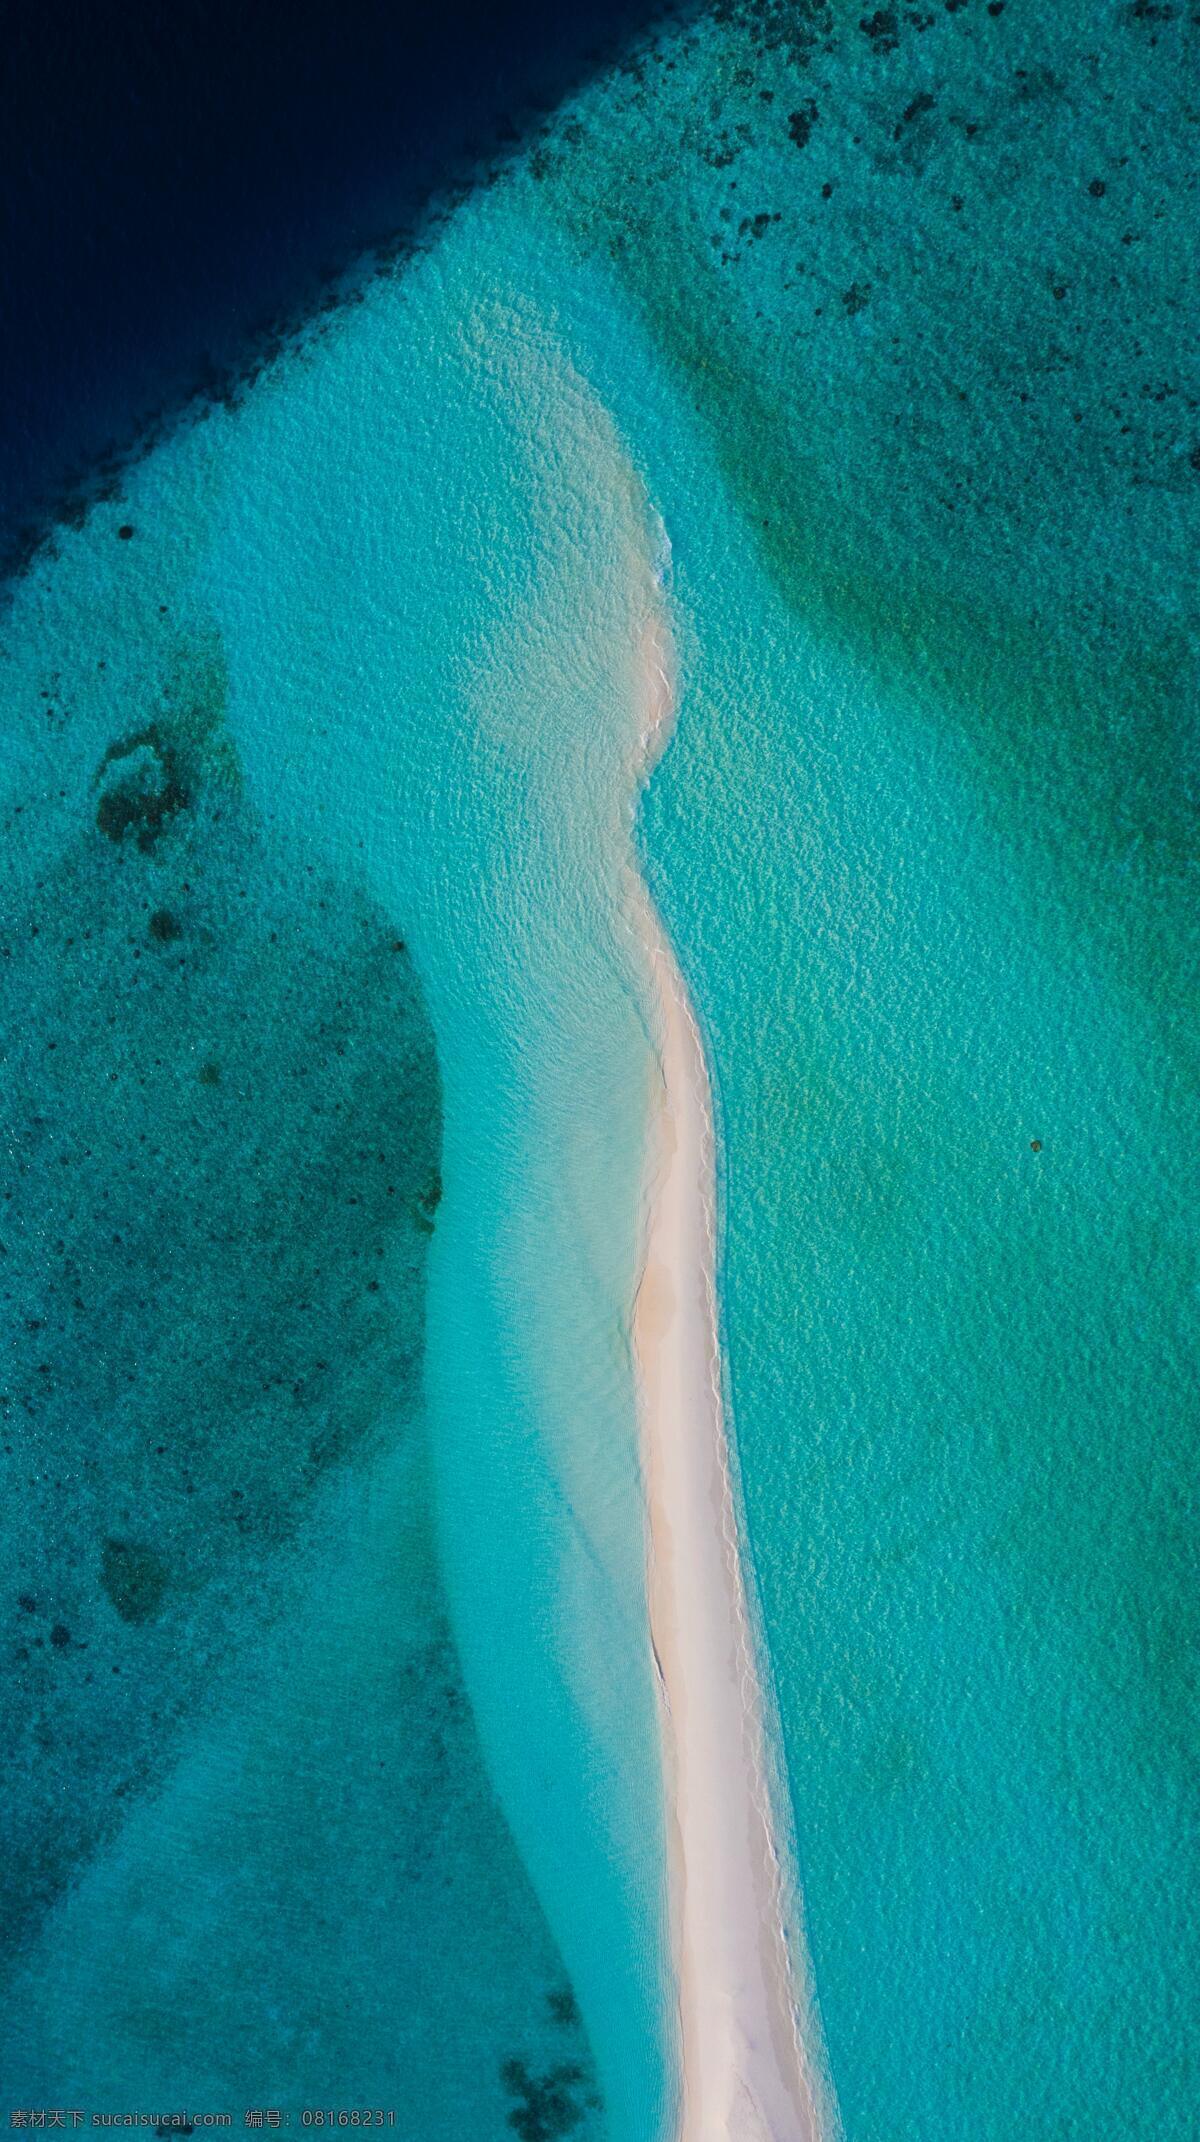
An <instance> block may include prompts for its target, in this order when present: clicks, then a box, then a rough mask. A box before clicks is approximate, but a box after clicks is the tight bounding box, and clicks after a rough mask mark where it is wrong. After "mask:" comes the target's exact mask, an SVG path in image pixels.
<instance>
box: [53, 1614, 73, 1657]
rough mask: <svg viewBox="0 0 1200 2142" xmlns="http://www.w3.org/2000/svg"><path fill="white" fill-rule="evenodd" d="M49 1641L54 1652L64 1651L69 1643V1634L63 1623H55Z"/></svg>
mask: <svg viewBox="0 0 1200 2142" xmlns="http://www.w3.org/2000/svg"><path fill="white" fill-rule="evenodd" d="M50 1641H51V1643H52V1644H53V1646H54V1648H55V1650H56V1651H65V1650H66V1648H67V1645H68V1644H69V1643H70V1641H71V1632H70V1630H69V1629H68V1627H67V1625H66V1622H65V1621H56V1622H55V1624H54V1627H53V1628H52V1629H51V1631H50Z"/></svg>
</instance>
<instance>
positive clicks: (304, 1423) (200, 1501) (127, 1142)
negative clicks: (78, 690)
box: [0, 627, 440, 1941]
mask: <svg viewBox="0 0 1200 2142" xmlns="http://www.w3.org/2000/svg"><path fill="white" fill-rule="evenodd" d="M60 683H61V680H60ZM223 698H224V675H223V668H222V661H221V652H220V648H219V645H218V644H217V643H216V642H215V641H214V639H213V638H212V636H211V635H200V636H199V637H197V636H195V635H193V636H192V637H190V638H188V637H179V636H174V635H172V634H171V633H170V632H169V631H168V630H167V629H166V628H165V627H164V628H163V629H162V631H161V635H160V654H159V662H158V678H157V685H156V687H153V686H152V687H150V688H149V689H146V690H145V691H144V695H143V698H142V703H141V704H139V705H136V706H133V705H122V707H121V709H120V714H119V727H118V729H117V732H116V733H115V734H114V735H113V736H112V737H111V739H110V740H109V741H108V742H106V743H105V745H104V747H103V749H102V750H101V751H100V752H99V753H98V754H97V755H96V758H95V767H94V772H93V774H92V777H91V780H90V782H89V783H88V784H87V786H86V789H85V790H84V791H83V794H82V796H81V798H80V800H86V809H85V810H84V811H82V812H75V813H69V812H62V811H60V812H59V813H57V814H54V816H55V823H54V824H53V827H52V828H50V827H48V826H47V825H46V822H45V821H46V818H47V816H48V815H49V814H48V813H47V812H45V811H41V810H39V809H38V807H37V803H36V800H35V801H34V802H33V803H32V804H30V805H25V804H19V805H18V806H17V809H16V811H15V813H14V814H13V815H12V816H10V818H9V824H8V828H7V833H6V839H5V853H4V878H5V897H4V903H3V913H4V930H3V942H2V944H0V1029H2V1031H3V1034H4V1057H3V1064H2V1067H0V1077H2V1086H0V1093H2V1106H3V1124H4V1145H5V1151H6V1155H7V1162H8V1164H7V1168H6V1179H5V1184H4V1192H3V1218H2V1222H0V1240H2V1243H3V1262H2V1264H0V1273H2V1279H0V1287H2V1293H3V1301H4V1307H5V1310H6V1313H7V1315H8V1317H9V1318H10V1319H11V1321H12V1325H13V1328H14V1342H13V1344H12V1346H11V1347H10V1350H9V1353H8V1358H7V1363H6V1372H5V1379H4V1390H3V1395H2V1408H3V1417H4V1458H5V1466H6V1470H7V1473H8V1491H7V1493H6V1496H5V1510H6V1518H5V1522H6V1528H7V1541H6V1554H5V1562H6V1567H7V1569H8V1571H9V1573H10V1585H9V1590H10V1600H9V1608H8V1613H7V1615H6V1617H5V1618H6V1620H7V1622H8V1632H7V1643H6V1645H5V1648H4V1657H3V1668H2V1672H3V1682H4V1698H3V1701H4V1712H5V1717H6V1719H7V1721H8V1731H9V1772H10V1790H9V1791H8V1792H7V1793H6V1794H5V1796H4V1814H3V1822H4V1856H5V1863H6V1876H7V1878H6V1883H5V1901H4V1932H5V1936H6V1938H7V1939H8V1940H10V1941H11V1940H12V1939H14V1938H17V1937H18V1936H19V1935H20V1934H21V1933H22V1932H24V1931H26V1930H28V1929H29V1928H30V1927H32V1926H34V1925H35V1924H36V1922H37V1919H38V1917H39V1915H40V1914H41V1913H42V1912H43V1911H44V1910H45V1908H46V1907H47V1905H48V1904H50V1903H51V1902H52V1901H53V1899H54V1898H55V1897H56V1896H57V1895H58V1894H59V1892H60V1891H61V1889H62V1886H63V1884H64V1883H65V1882H66V1881H67V1880H68V1879H69V1878H70V1876H71V1874H72V1871H73V1870H74V1869H75V1868H77V1866H78V1864H79V1862H80V1861H81V1859H83V1858H85V1857H86V1856H87V1854H88V1853H89V1852H91V1851H92V1850H94V1848H95V1847H96V1845H97V1844H98V1843H99V1842H100V1841H101V1840H102V1839H103V1838H104V1837H105V1836H106V1835H107V1834H108V1833H109V1832H110V1831H111V1829H112V1827H113V1824H114V1822H115V1821H116V1820H117V1819H118V1818H119V1814H120V1811H121V1807H122V1803H123V1801H124V1800H125V1799H126V1798H127V1797H128V1795H130V1794H131V1793H137V1792H143V1791H145V1790H146V1789H147V1787H148V1786H150V1785H152V1784H153V1783H154V1781H155V1780H156V1779H157V1778H159V1777H161V1775H162V1774H163V1772H164V1770H165V1769H166V1767H167V1766H168V1765H169V1763H170V1761H171V1760H172V1758H173V1755H174V1752H175V1748H176V1744H177V1741H178V1739H179V1736H180V1735H182V1734H183V1733H185V1732H186V1730H187V1726H188V1721H189V1718H190V1717H191V1715H192V1713H193V1712H194V1711H195V1710H196V1708H197V1707H198V1706H200V1705H202V1704H203V1701H204V1697H205V1692H206V1689H207V1688H208V1686H209V1683H210V1681H211V1677H212V1675H213V1673H214V1670H215V1669H216V1668H217V1666H218V1664H219V1662H220V1661H221V1660H222V1659H223V1658H224V1657H225V1656H226V1655H227V1654H228V1653H229V1652H230V1650H231V1648H232V1647H236V1646H238V1645H240V1644H244V1643H246V1642H252V1641H254V1637H255V1631H256V1627H257V1626H258V1624H259V1623H260V1622H261V1621H262V1620H263V1619H264V1618H269V1617H270V1615H271V1613H272V1610H273V1600H274V1594H275V1580H274V1576H273V1563H274V1562H275V1560H276V1559H277V1558H278V1557H279V1555H280V1553H281V1550H284V1549H285V1548H286V1547H287V1544H288V1542H289V1541H290V1540H291V1539H292V1538H293V1536H294V1535H295V1534H296V1533H297V1530H298V1529H299V1528H300V1527H301V1526H302V1525H303V1524H304V1522H305V1519H306V1515H307V1513H309V1511H310V1510H311V1508H312V1504H313V1500H314V1497H316V1496H318V1495H319V1494H320V1492H321V1490H322V1486H323V1483H324V1482H325V1480H326V1479H327V1477H328V1476H329V1475H330V1474H331V1472H336V1471H337V1469H338V1468H341V1467H345V1466H347V1465H351V1464H355V1463H360V1462H361V1461H362V1460H363V1459H364V1458H365V1457H367V1456H369V1455H370V1454H371V1453H372V1452H373V1451H374V1450H375V1449H376V1448H377V1447H378V1446H379V1445H380V1442H381V1439H383V1438H385V1437H387V1438H392V1437H395V1436H397V1435H405V1434H407V1433H410V1432H411V1427H410V1425H409V1424H410V1421H411V1415H412V1411H413V1406H414V1402H415V1398H416V1394H417V1388H418V1379H419V1371H420V1362H421V1349H422V1329H423V1273H424V1261H425V1253H426V1243H427V1239H428V1234H429V1230H430V1216H431V1213H432V1211H433V1209H434V1207H435V1205H436V1201H437V1196H438V1161H439V1150H440V1098H439V1080H438V1069H437V1062H436V1057H435V1052H434V1045H433V1037H432V1033H431V1029H430V1025H429V1020H428V1016H427V1014H426V1011H425V1008H424V1004H423V1001H422V997H421V991H420V987H419V984H418V982H417V979H416V976H415V973H414V971H413V966H412V962H411V959H410V957H409V955H408V953H407V952H406V951H405V950H404V948H403V946H402V944H400V943H399V941H398V939H397V933H396V929H395V925H394V922H393V921H392V920H391V918H389V917H388V916H387V915H385V914H383V913H381V912H380V911H378V909H376V908H374V907H373V906H372V904H371V902H370V901H369V900H368V899H367V898H366V897H364V896H362V895H361V894H358V893H356V892H355V891H354V890H353V889H348V888H347V887H346V886H338V885H335V884H334V883H332V882H331V881H330V880H329V879H328V878H327V877H323V876H322V875H321V873H320V872H319V871H318V870H317V869H316V868H315V866H313V865H312V864H311V863H309V862H307V861H306V860H305V859H304V857H303V853H302V851H301V850H300V849H299V848H298V847H296V846H295V844H292V845H290V846H289V844H288V843H287V842H286V841H283V840H281V839H280V838H278V837H277V836H275V835H273V834H272V833H271V832H270V831H269V829H268V828H267V827H266V826H265V825H264V824H263V822H262V820H261V818H260V817H259V815H258V814H257V813H256V812H255V811H254V809H253V808H252V807H251V806H250V804H249V803H248V802H247V800H246V799H245V797H244V795H243V794H242V791H241V787H240V784H239V780H238V775H237V766H236V759H235V756H234V754H233V751H232V748H231V746H230V744H229V741H228V738H227V734H226V732H225V729H224V726H223ZM61 703H62V702H61V691H60V692H59V694H58V695H57V696H50V697H48V698H47V699H45V700H43V701H42V702H41V704H42V706H43V707H44V709H45V713H44V715H43V719H45V720H49V719H52V718H59V713H58V710H59V708H60V706H61ZM52 710H53V712H52ZM62 718H67V717H66V716H65V715H64V716H63V717H62ZM56 800H57V799H56Z"/></svg>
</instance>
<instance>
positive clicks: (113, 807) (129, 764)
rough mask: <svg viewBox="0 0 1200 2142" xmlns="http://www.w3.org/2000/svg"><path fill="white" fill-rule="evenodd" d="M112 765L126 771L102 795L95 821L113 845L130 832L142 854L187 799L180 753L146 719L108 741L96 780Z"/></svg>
mask: <svg viewBox="0 0 1200 2142" xmlns="http://www.w3.org/2000/svg"><path fill="white" fill-rule="evenodd" d="M115 765H122V766H124V767H125V768H126V771H125V773H124V776H123V777H122V778H121V779H120V780H118V781H117V782H116V783H115V784H114V785H113V787H111V788H106V789H105V790H104V792H103V794H102V795H101V798H100V801H99V803H98V805H97V807H96V824H97V825H98V827H99V828H100V831H101V832H102V833H103V835H104V837H105V839H106V840H111V841H113V842H114V843H116V844H118V845H119V844H120V843H121V842H122V841H124V840H125V839H126V838H127V837H129V836H130V835H132V836H133V837H134V838H135V839H136V841H137V845H138V847H139V848H140V849H141V851H142V853H143V855H147V854H149V852H150V850H151V849H152V848H154V847H155V846H156V844H157V843H158V841H159V840H160V839H161V837H162V835H163V833H164V832H165V831H166V829H167V827H168V825H169V824H170V822H171V820H172V819H173V818H174V817H175V816H176V815H177V814H178V813H179V812H180V811H182V810H185V809H186V808H187V805H188V803H189V802H190V800H191V798H190V794H189V791H188V789H187V787H186V785H185V783H184V780H183V775H182V769H181V767H180V764H179V755H178V753H177V752H176V750H175V748H174V746H173V745H172V744H171V743H170V742H168V740H167V739H166V738H165V737H164V736H163V734H162V731H161V730H160V728H159V726H158V724H157V722H151V723H150V724H149V726H148V727H147V728H145V729H139V730H137V731H136V732H135V734H134V735H132V736H127V737H124V738H122V739H121V741H120V742H119V743H116V744H110V745H109V747H108V750H107V751H106V752H105V754H104V757H103V758H102V759H101V761H100V766H99V770H98V772H97V776H96V778H97V780H100V779H102V778H103V776H104V774H105V773H106V772H107V771H108V769H109V767H110V766H115Z"/></svg>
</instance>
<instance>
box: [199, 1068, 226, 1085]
mask: <svg viewBox="0 0 1200 2142" xmlns="http://www.w3.org/2000/svg"><path fill="white" fill-rule="evenodd" d="M220 1083H221V1066H220V1064H201V1066H200V1084H201V1085H202V1086H219V1085H220Z"/></svg>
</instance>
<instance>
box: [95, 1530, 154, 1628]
mask: <svg viewBox="0 0 1200 2142" xmlns="http://www.w3.org/2000/svg"><path fill="white" fill-rule="evenodd" d="M100 1581H101V1583H102V1584H103V1586H104V1589H105V1591H106V1592H107V1593H108V1596H109V1598H110V1599H111V1600H112V1603H113V1605H114V1606H115V1608H116V1610H117V1612H118V1614H119V1615H120V1617H121V1619H122V1621H133V1622H142V1621H152V1620H153V1618H154V1616H155V1615H156V1614H157V1612H158V1610H159V1607H160V1606H161V1605H162V1596H163V1593H164V1592H165V1590H166V1588H167V1565H166V1563H165V1562H164V1561H163V1559H162V1556H161V1555H158V1554H156V1553H155V1552H154V1549H153V1547H138V1546H134V1545H132V1544H131V1543H130V1542H129V1541H128V1540H105V1542H104V1553H103V1556H102V1558H101V1564H100Z"/></svg>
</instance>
